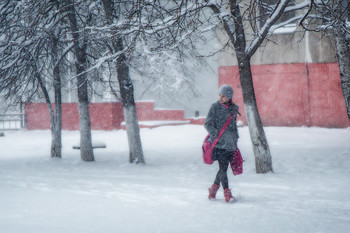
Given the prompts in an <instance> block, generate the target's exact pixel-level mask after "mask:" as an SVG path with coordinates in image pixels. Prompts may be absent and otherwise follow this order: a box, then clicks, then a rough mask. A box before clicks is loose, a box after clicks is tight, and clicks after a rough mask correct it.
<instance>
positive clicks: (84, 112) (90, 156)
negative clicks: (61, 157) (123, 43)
mask: <svg viewBox="0 0 350 233" xmlns="http://www.w3.org/2000/svg"><path fill="white" fill-rule="evenodd" d="M77 56H78V57H79V58H77V63H76V69H77V74H78V75H79V74H80V75H79V76H78V77H77V79H78V80H77V88H78V108H79V123H80V157H81V159H82V160H84V161H94V160H95V157H94V153H93V148H92V139H91V120H90V112H89V97H88V85H87V77H86V74H82V73H83V72H84V71H85V68H84V66H83V65H82V64H85V61H86V53H85V51H81V52H80V53H78V54H77Z"/></svg>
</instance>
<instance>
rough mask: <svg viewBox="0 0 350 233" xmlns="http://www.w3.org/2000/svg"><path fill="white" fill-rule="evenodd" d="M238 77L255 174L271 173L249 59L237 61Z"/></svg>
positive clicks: (269, 157)
mask: <svg viewBox="0 0 350 233" xmlns="http://www.w3.org/2000/svg"><path fill="white" fill-rule="evenodd" d="M239 75H240V80H241V86H242V92H243V99H244V107H245V111H246V115H247V121H248V127H249V133H250V139H251V141H252V144H253V150H254V155H255V169H256V172H257V173H267V172H270V171H271V172H273V168H272V160H271V154H270V148H269V144H268V142H267V138H266V135H265V131H264V127H263V124H262V122H261V118H260V115H259V111H258V107H257V104H256V98H255V92H254V85H253V79H252V73H251V67H250V61H249V58H248V59H247V60H245V61H240V60H239Z"/></svg>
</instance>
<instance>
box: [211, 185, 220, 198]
mask: <svg viewBox="0 0 350 233" xmlns="http://www.w3.org/2000/svg"><path fill="white" fill-rule="evenodd" d="M219 188H220V185H217V184H213V185H212V186H211V187H210V189H209V199H210V200H214V199H215V198H216V192H217V191H218V189H219Z"/></svg>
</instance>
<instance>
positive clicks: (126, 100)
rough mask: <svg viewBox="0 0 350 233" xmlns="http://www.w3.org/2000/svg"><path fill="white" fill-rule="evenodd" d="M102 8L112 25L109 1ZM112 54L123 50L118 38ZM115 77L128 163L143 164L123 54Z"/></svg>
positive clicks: (133, 103)
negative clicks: (120, 100)
mask: <svg viewBox="0 0 350 233" xmlns="http://www.w3.org/2000/svg"><path fill="white" fill-rule="evenodd" d="M103 6H104V10H105V13H106V18H107V22H108V24H112V23H113V10H114V7H113V2H112V1H111V0H103ZM112 43H113V50H114V52H121V51H123V50H124V46H123V40H122V38H120V37H118V38H116V39H114V40H113V42H112ZM116 68H117V76H118V82H119V88H120V95H121V98H122V102H123V112H124V118H125V126H126V132H127V135H128V142H129V162H130V163H133V162H136V163H142V164H144V163H145V159H144V156H143V150H142V143H141V136H140V128H139V123H138V119H137V111H136V106H135V100H134V87H133V83H132V80H131V78H130V73H129V67H128V65H127V64H126V57H125V54H124V53H122V54H121V55H120V56H119V57H118V59H117V64H116Z"/></svg>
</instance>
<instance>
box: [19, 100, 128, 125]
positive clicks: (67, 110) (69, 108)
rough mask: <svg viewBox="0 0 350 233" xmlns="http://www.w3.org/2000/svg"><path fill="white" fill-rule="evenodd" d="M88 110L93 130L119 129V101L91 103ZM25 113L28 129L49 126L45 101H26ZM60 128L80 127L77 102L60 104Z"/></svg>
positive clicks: (121, 118)
mask: <svg viewBox="0 0 350 233" xmlns="http://www.w3.org/2000/svg"><path fill="white" fill-rule="evenodd" d="M53 107H54V105H53ZM89 111H90V118H91V128H92V129H94V130H113V129H120V124H121V122H122V121H123V120H124V115H123V107H122V104H121V103H91V104H90V106H89ZM25 113H26V123H27V129H28V130H33V129H49V128H50V116H49V111H48V107H47V104H46V103H26V104H25ZM62 128H63V129H65V130H78V129H79V128H80V127H79V112H78V104H77V103H63V104H62Z"/></svg>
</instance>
